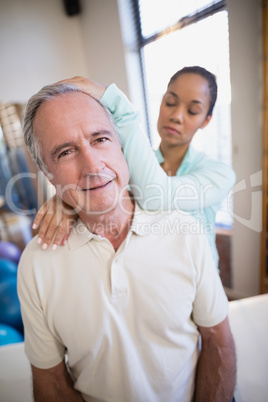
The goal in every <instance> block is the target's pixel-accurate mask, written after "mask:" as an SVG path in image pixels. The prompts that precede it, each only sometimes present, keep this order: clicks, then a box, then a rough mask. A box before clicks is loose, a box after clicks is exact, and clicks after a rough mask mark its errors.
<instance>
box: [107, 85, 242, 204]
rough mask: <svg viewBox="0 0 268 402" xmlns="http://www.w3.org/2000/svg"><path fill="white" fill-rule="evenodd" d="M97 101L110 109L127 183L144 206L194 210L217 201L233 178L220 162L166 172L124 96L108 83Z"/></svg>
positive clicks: (233, 175)
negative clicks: (188, 171) (186, 171)
mask: <svg viewBox="0 0 268 402" xmlns="http://www.w3.org/2000/svg"><path fill="white" fill-rule="evenodd" d="M100 102H101V103H102V104H103V105H104V106H105V107H107V108H108V109H109V110H110V112H111V113H112V115H113V117H114V119H115V122H116V125H117V129H118V135H119V137H120V140H121V144H122V149H123V152H124V155H125V158H126V160H127V163H128V167H129V173H130V183H129V184H130V187H131V191H132V193H133V195H134V197H135V198H136V200H137V202H138V203H139V204H140V206H141V207H142V208H143V209H149V210H162V209H164V210H167V209H170V210H171V209H178V210H179V209H180V210H184V211H193V210H196V209H198V208H206V207H208V206H210V205H214V204H218V203H220V202H221V201H222V200H223V198H224V197H225V196H226V195H227V193H228V191H229V190H230V189H231V187H232V186H233V184H234V182H235V174H234V172H233V170H232V169H231V168H230V167H229V166H227V165H225V164H223V163H221V162H219V161H214V160H210V161H209V164H203V165H202V163H201V164H200V165H199V167H198V169H196V170H193V171H192V172H191V174H186V175H184V176H180V177H177V176H173V177H170V176H168V175H167V174H166V173H165V172H164V170H163V169H162V168H161V166H160V165H159V163H158V161H157V158H156V156H155V154H154V152H153V150H152V148H151V145H150V143H149V140H148V137H147V136H146V135H145V134H144V132H143V131H142V129H141V126H140V121H141V118H140V115H139V113H138V112H137V111H136V110H135V108H134V106H133V105H132V104H131V103H130V102H129V100H128V99H127V97H126V96H125V95H124V94H123V93H122V92H121V91H120V90H119V89H118V88H117V87H116V85H115V84H111V85H110V86H109V87H108V88H107V89H106V91H105V93H104V95H103V97H102V98H101V100H100Z"/></svg>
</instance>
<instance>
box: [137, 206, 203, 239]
mask: <svg viewBox="0 0 268 402" xmlns="http://www.w3.org/2000/svg"><path fill="white" fill-rule="evenodd" d="M133 222H134V224H136V225H139V227H140V228H141V229H142V228H143V227H144V228H146V232H147V233H151V234H154V233H155V230H156V229H157V228H158V230H159V234H161V233H165V234H166V235H168V234H169V233H170V234H172V235H176V234H177V235H179V236H180V235H182V234H191V233H192V232H195V233H196V232H198V229H197V228H196V225H198V224H200V223H199V222H198V221H197V220H196V219H195V218H194V217H193V216H192V214H191V213H190V212H184V211H178V210H165V211H164V210H159V211H148V210H143V209H141V208H140V207H139V206H138V205H137V206H136V210H135V218H134V221H133Z"/></svg>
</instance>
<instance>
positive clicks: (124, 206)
mask: <svg viewBox="0 0 268 402" xmlns="http://www.w3.org/2000/svg"><path fill="white" fill-rule="evenodd" d="M134 209H135V204H134V202H133V201H132V200H131V199H130V197H129V196H127V197H125V198H124V199H123V200H122V202H121V203H118V204H117V206H116V207H115V208H114V209H113V210H112V211H110V212H108V213H105V214H101V213H100V214H96V215H95V214H93V215H90V214H87V215H86V214H83V213H81V214H79V216H80V218H81V220H82V221H83V223H84V224H85V225H86V227H87V228H88V229H89V230H90V231H91V232H92V233H94V234H96V235H100V236H102V237H105V238H106V239H108V240H109V241H110V243H111V244H112V246H113V247H114V249H115V251H117V250H118V248H119V247H120V245H121V244H122V243H123V241H124V240H125V238H126V236H127V234H128V232H129V229H130V227H131V224H132V219H133V216H134Z"/></svg>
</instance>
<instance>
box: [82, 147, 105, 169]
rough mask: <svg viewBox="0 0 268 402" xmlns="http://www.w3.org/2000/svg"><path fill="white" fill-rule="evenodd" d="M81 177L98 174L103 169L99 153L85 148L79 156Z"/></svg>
mask: <svg viewBox="0 0 268 402" xmlns="http://www.w3.org/2000/svg"><path fill="white" fill-rule="evenodd" d="M79 163H80V170H81V175H88V174H98V173H100V172H101V171H102V169H103V168H104V166H105V165H104V162H103V161H102V159H101V155H100V152H98V151H97V150H94V149H92V148H90V147H85V148H83V149H82V150H81V152H80V154H79Z"/></svg>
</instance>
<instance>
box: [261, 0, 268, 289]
mask: <svg viewBox="0 0 268 402" xmlns="http://www.w3.org/2000/svg"><path fill="white" fill-rule="evenodd" d="M262 43H263V139H262V145H263V149H262V152H263V153H262V239H261V274H260V293H268V0H262Z"/></svg>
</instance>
